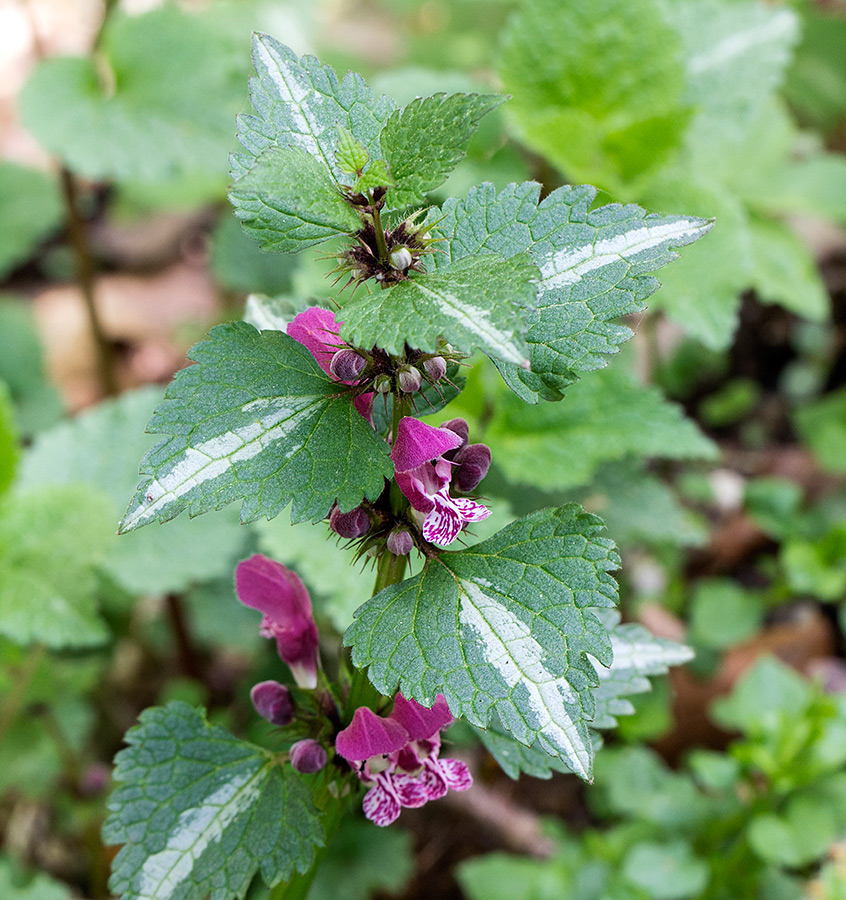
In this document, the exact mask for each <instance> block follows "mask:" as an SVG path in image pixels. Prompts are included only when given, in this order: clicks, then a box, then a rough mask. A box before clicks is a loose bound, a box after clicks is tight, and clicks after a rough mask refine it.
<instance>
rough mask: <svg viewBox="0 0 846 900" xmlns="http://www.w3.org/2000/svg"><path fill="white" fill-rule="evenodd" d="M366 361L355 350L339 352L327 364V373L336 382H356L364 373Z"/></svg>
mask: <svg viewBox="0 0 846 900" xmlns="http://www.w3.org/2000/svg"><path fill="white" fill-rule="evenodd" d="M366 365H367V360H366V359H365V358H364V357H363V356H362V355H361V354H360V353H356V352H355V350H350V349H349V348H344V349H343V350H339V351H338V352H337V353H336V354H335V355H334V356H333V357H332V362H330V363H329V371H330V372H331V374H332V376H333V377H334V378H337V379H338V381H356V380H357V379H358V377H359V375H361V373H362V372H363V371H364V367H365V366H366Z"/></svg>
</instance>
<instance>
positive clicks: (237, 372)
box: [121, 322, 393, 531]
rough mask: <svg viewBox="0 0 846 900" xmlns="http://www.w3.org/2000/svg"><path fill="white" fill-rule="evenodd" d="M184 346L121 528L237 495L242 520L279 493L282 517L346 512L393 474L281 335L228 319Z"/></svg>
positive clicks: (273, 503) (341, 401)
mask: <svg viewBox="0 0 846 900" xmlns="http://www.w3.org/2000/svg"><path fill="white" fill-rule="evenodd" d="M189 355H190V358H191V359H193V360H195V361H196V362H197V365H195V366H189V367H188V368H186V369H183V370H182V371H181V372H179V373H177V375H176V377H175V378H174V380H173V382H172V384H171V386H170V388H169V389H168V393H167V396H166V398H165V400H164V402H163V403H162V404H161V405H160V406H159V407H158V408H157V409H156V411H155V413H154V414H153V418H152V419H151V420H150V424H149V426H148V429H149V430H150V431H152V432H154V433H156V434H162V433H164V434H170V435H172V437H169V438H166V439H165V440H163V441H162V442H161V443H159V444H157V445H156V446H155V447H154V448H153V449H152V450H150V452H149V453H148V454H147V455H146V456H145V457H144V460H143V462H142V472H143V473H144V474H145V475H148V476H149V477H148V478H146V479H144V480H143V481H142V482H141V485H140V486H139V489H138V493H137V494H136V496H135V498H134V499H133V500H132V502H131V503H130V506H129V509H128V510H127V512H126V516H125V517H124V520H123V522H122V523H121V530H122V531H131V530H132V529H133V528H138V527H140V526H141V525H145V524H147V523H148V522H152V521H155V520H159V521H167V520H168V519H172V518H173V517H174V516H176V515H177V514H178V513H180V512H181V511H182V510H183V509H188V511H189V514H190V515H192V516H193V515H198V514H199V513H202V512H206V511H208V510H210V509H219V508H220V507H222V506H224V505H225V504H227V503H230V502H232V501H233V500H243V505H242V507H241V521H242V522H248V521H251V520H252V519H257V518H258V517H259V516H266V517H268V518H269V517H271V516H275V515H277V514H278V513H280V512H281V511H282V510H283V509H284V508H285V507H286V506H287V505H288V503H289V502H290V501H291V500H293V509H292V514H291V515H292V520H293V521H295V522H304V521H307V520H312V521H317V520H318V519H322V518H323V517H324V516H326V515H327V514H328V513H329V509H330V507H331V506H332V503H333V502H335V501H337V502H338V505H339V506H340V507H341V509H342V510H344V511H346V510H350V509H352V508H353V507H354V506H356V505H357V504H358V503H360V502H361V499H362V497H365V496H366V497H370V498H374V497H376V496H378V495H379V494H380V493H381V492H382V488H383V487H384V479H385V478H390V477H391V475H392V474H393V467H392V465H391V461H390V457H389V450H388V446H387V444H386V443H385V442H384V441H383V440H382V439H381V438H379V437H378V436H377V435H376V433H375V432H374V431H373V429H372V428H371V427H370V425H369V424H368V423H367V421H366V420H365V419H364V418H363V417H362V416H361V415H360V414H359V413H358V412H357V411H356V409H355V407H354V406H353V402H352V398H351V396H350V395H349V394H344V393H340V392H339V387H338V385H337V383H335V382H332V381H330V380H329V379H328V378H327V377H326V376H325V375H324V374H323V372H322V370H321V369H320V367H319V366H318V364H317V363H316V362H315V360H314V357H313V356H312V355H311V354H310V353H309V351H308V350H306V348H305V347H303V346H302V345H301V344H299V343H297V341H295V340H294V339H293V338H291V337H289V336H288V335H287V334H282V333H281V332H278V331H264V332H261V333H259V332H258V331H256V330H255V328H253V326H252V325H247V323H246V322H235V323H233V324H230V325H219V326H217V327H216V328H214V329H212V332H211V334H210V340H207V341H204V342H203V343H200V344H197V345H196V346H195V347H194V348H193V349H192V350H191V351H190V354H189ZM327 460H328V461H331V463H332V464H331V465H328V464H327Z"/></svg>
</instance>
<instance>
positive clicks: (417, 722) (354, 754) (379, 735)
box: [335, 694, 473, 825]
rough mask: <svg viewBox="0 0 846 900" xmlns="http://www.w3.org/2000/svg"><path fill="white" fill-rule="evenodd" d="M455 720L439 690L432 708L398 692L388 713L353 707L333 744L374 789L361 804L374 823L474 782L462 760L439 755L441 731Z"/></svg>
mask: <svg viewBox="0 0 846 900" xmlns="http://www.w3.org/2000/svg"><path fill="white" fill-rule="evenodd" d="M451 722H452V715H451V714H450V711H449V707H448V706H447V703H446V700H445V699H444V697H443V695H441V694H438V697H437V699H436V701H435V705H434V706H433V707H432V708H431V709H426V707H425V706H421V705H420V704H419V703H416V702H415V701H414V700H406V698H405V697H403V695H402V694H397V696H396V698H395V700H394V708H393V710H392V711H391V714H390V715H389V716H387V717H382V716H378V715H376V713H374V712H373V710H371V709H368V708H367V707H364V706H362V707H359V708H358V709H357V710H356V711H355V715H354V716H353V720H352V722H351V723H350V724H349V726H348V727H347V728H345V729H344V730H343V731H341V732H340V733H339V734H338V737H337V739H336V741H335V749H336V751H337V753H338V754H339V755H340V756H342V757H343V758H344V759H345V760H346V761H347V762H348V763H349V764H350V766H351V767H352V769H353V771H354V772H355V773H356V774H357V775H358V777H359V778H360V779H361V781H362V782H363V783H364V784H365V785H366V786H367V787H369V788H370V790H368V792H367V793H366V794H365V796H364V803H363V809H364V814H365V816H367V818H368V819H370V821H371V822H374V823H375V824H376V825H390V824H391V823H392V822H394V821H395V820H396V818H397V816H399V814H400V811H401V809H402V808H403V807H406V808H415V807H418V806H423V805H424V804H425V803H428V802H429V801H430V800H438V799H439V798H441V797H443V796H444V795H445V794H446V793H447V791H449V790H450V789H451V790H454V791H466V790H467V788H469V787H470V785H471V784H472V783H473V779H472V778H471V776H470V772H469V771H468V769H467V766H466V765H465V764H464V763H463V762H461V761H460V760H457V759H441V758H440V750H441V734H440V732H441V729H442V728H445V727H446V726H448V725H449V724H450V723H451Z"/></svg>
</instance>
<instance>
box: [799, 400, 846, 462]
mask: <svg viewBox="0 0 846 900" xmlns="http://www.w3.org/2000/svg"><path fill="white" fill-rule="evenodd" d="M794 421H795V422H796V427H797V428H798V430H799V434H800V435H801V437H802V441H803V442H804V443H805V445H806V446H807V447H808V448H809V449H810V451H811V453H813V454H814V457H815V458H816V460H817V462H818V463H819V464H820V465H821V466H822V467H823V468H824V469H826V470H827V471H829V472H835V473H837V474H843V473H846V388H842V389H841V390H839V391H833V392H832V393H831V394H828V395H827V396H825V397H823V398H822V399H820V400H817V401H816V402H815V403H809V404H807V405H804V406H800V407H799V408H798V409H797V410H796V412H795V413H794Z"/></svg>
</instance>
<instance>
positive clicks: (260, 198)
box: [229, 147, 361, 253]
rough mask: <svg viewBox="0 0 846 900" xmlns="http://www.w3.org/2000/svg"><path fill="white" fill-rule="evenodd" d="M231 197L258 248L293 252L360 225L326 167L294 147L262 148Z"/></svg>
mask: <svg viewBox="0 0 846 900" xmlns="http://www.w3.org/2000/svg"><path fill="white" fill-rule="evenodd" d="M229 199H230V200H231V201H232V205H233V206H234V207H235V215H236V216H237V217H238V218H239V219H240V220H241V223H242V224H243V226H244V230H245V231H246V232H247V234H248V235H250V237H252V238H254V239H255V240H257V241H258V242H259V243H260V245H261V248H262V250H276V251H279V252H282V253H293V252H295V251H297V250H303V249H305V248H306V247H313V246H314V245H315V244H319V243H321V242H322V241H325V240H328V239H329V238H332V237H336V236H337V235H339V234H345V233H348V232H352V231H355V230H356V229H357V228H359V227H360V225H361V219H360V218H359V216H358V213H356V212H355V210H354V209H353V208H352V207H351V206H350V205H349V204H348V203H347V202H346V201H345V200H344V198H343V196H342V195H341V193H340V191H339V190H338V187H337V185H336V184H335V182H334V181H333V180H332V176H331V175H330V174H329V170H328V169H327V168H326V166H325V165H323V163H322V162H321V161H320V160H319V159H315V158H314V157H313V156H311V155H310V154H309V153H306V152H305V151H304V150H300V149H299V148H298V147H270V148H268V149H267V150H265V151H264V152H263V153H262V154H261V155H260V156H258V158H257V159H256V160H255V162H254V164H253V166H252V168H251V169H250V170H249V171H248V172H247V173H246V174H245V175H244V176H243V177H241V178H240V179H238V181H236V182H235V185H234V186H233V187H232V188H231V189H230V191H229Z"/></svg>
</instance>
